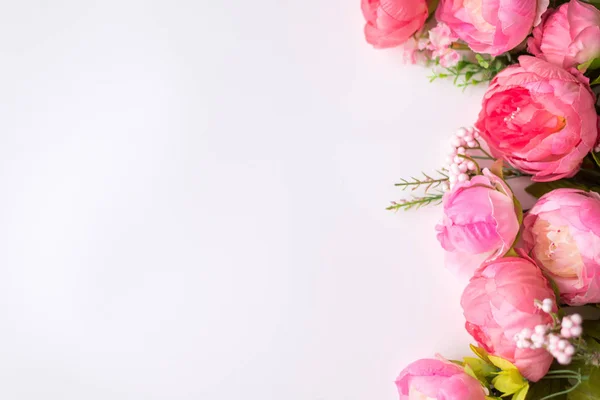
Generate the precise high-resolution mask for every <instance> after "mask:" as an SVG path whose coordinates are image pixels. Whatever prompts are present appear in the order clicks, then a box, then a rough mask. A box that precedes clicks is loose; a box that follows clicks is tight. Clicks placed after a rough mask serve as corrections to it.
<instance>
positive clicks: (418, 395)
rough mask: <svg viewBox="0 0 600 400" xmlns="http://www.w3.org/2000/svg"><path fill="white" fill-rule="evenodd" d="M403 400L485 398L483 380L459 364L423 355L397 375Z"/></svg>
mask: <svg viewBox="0 0 600 400" xmlns="http://www.w3.org/2000/svg"><path fill="white" fill-rule="evenodd" d="M396 386H397V387H398V393H400V400H424V399H438V400H467V399H468V400H484V399H485V393H484V391H483V388H482V386H481V384H480V383H479V382H478V381H477V380H476V379H475V378H472V377H471V376H469V375H467V374H466V373H465V372H464V370H463V369H462V368H461V367H459V366H458V365H455V364H452V363H450V362H445V361H442V360H435V359H422V360H418V361H415V362H413V363H412V364H410V365H409V366H408V367H406V368H405V369H404V370H403V371H402V372H401V373H400V375H399V376H398V378H397V379H396Z"/></svg>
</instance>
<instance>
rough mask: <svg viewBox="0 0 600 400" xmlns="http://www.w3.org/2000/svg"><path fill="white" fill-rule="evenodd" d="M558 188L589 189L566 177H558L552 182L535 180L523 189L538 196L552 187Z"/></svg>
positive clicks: (548, 191)
mask: <svg viewBox="0 0 600 400" xmlns="http://www.w3.org/2000/svg"><path fill="white" fill-rule="evenodd" d="M560 188H573V189H582V190H589V188H588V187H586V186H585V185H583V184H579V183H575V182H573V181H571V180H567V179H559V180H557V181H553V182H535V183H532V184H531V185H529V186H527V187H526V188H525V191H526V192H527V193H529V194H530V195H532V196H533V197H536V198H538V199H539V198H540V197H542V196H543V195H545V194H546V193H550V192H551V191H553V190H554V189H560Z"/></svg>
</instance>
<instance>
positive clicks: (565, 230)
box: [532, 219, 583, 278]
mask: <svg viewBox="0 0 600 400" xmlns="http://www.w3.org/2000/svg"><path fill="white" fill-rule="evenodd" d="M532 232H533V234H534V235H535V237H536V243H535V245H534V247H533V253H534V255H535V257H536V258H537V259H538V260H539V261H540V263H541V264H542V265H543V266H544V267H545V268H546V269H547V270H548V272H550V273H552V274H553V275H556V276H558V277H561V278H577V277H578V276H579V274H580V273H581V271H582V269H583V259H582V257H581V253H580V252H579V248H577V244H576V243H575V241H574V240H573V236H572V235H571V232H570V231H569V227H568V226H559V227H556V226H552V225H550V223H548V222H547V221H544V220H542V219H538V220H537V221H536V222H535V224H534V225H533V229H532Z"/></svg>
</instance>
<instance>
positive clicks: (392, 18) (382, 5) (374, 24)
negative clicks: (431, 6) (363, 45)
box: [361, 0, 429, 48]
mask: <svg viewBox="0 0 600 400" xmlns="http://www.w3.org/2000/svg"><path fill="white" fill-rule="evenodd" d="M361 5H362V12H363V15H364V16H365V19H366V20H367V23H366V25H365V37H366V39H367V42H369V43H370V44H372V45H373V46H374V47H377V48H386V47H395V46H399V45H401V44H403V43H404V42H406V41H407V40H408V38H410V37H411V36H412V35H414V34H415V32H417V31H418V30H419V29H421V28H422V27H423V25H424V24H425V20H426V19H427V16H428V15H429V12H428V8H427V1H426V0H362V3H361Z"/></svg>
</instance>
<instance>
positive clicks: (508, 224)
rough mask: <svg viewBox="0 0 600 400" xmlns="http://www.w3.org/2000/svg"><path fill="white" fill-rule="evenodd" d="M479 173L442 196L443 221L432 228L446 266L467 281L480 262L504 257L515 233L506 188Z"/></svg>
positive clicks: (510, 196) (516, 226)
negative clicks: (442, 252) (441, 248)
mask: <svg viewBox="0 0 600 400" xmlns="http://www.w3.org/2000/svg"><path fill="white" fill-rule="evenodd" d="M483 172H484V175H483V176H482V175H478V176H475V177H473V178H472V179H471V180H470V181H467V182H459V183H457V184H456V185H455V186H454V187H453V188H452V190H451V191H448V192H446V193H445V194H444V200H443V202H444V219H443V221H442V223H441V224H439V225H438V226H436V230H437V231H438V235H437V238H438V240H439V241H440V243H441V245H442V247H443V248H444V250H446V266H447V267H448V268H449V269H450V270H451V271H452V272H454V273H455V274H457V275H459V276H467V277H469V278H470V277H471V276H472V275H473V272H475V270H476V269H477V268H479V267H480V266H481V264H482V263H483V262H485V261H489V260H493V259H495V258H498V257H501V256H503V255H504V254H506V252H507V251H508V250H509V249H510V248H511V246H512V244H513V242H514V241H515V238H516V237H517V234H518V232H519V221H518V219H517V215H516V213H515V204H514V201H513V194H512V192H511V190H510V188H509V187H508V185H506V183H505V182H504V181H503V180H502V179H500V178H498V177H497V176H496V175H494V174H492V173H491V172H490V171H488V170H487V169H485V170H484V171H483Z"/></svg>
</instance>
